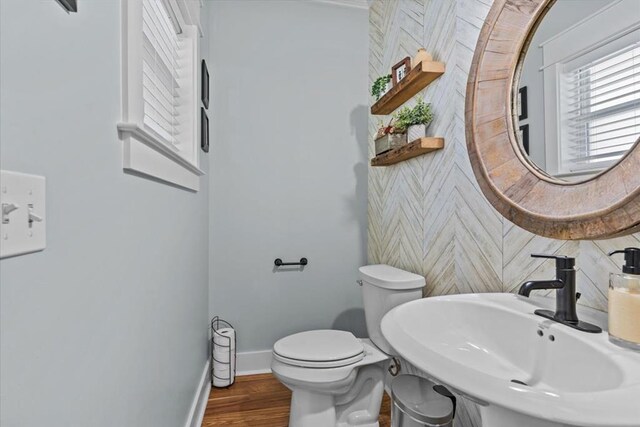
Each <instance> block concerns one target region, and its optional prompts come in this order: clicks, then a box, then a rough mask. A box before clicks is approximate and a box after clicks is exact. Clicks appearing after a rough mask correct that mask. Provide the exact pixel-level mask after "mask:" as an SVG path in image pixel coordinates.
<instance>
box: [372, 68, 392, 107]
mask: <svg viewBox="0 0 640 427" xmlns="http://www.w3.org/2000/svg"><path fill="white" fill-rule="evenodd" d="M390 81H391V74H387V75H386V76H382V77H378V78H377V79H376V81H375V82H373V86H371V95H373V96H375V97H376V101H377V100H378V99H380V97H381V96H382V94H383V93H384V89H385V87H387V83H389V82H390Z"/></svg>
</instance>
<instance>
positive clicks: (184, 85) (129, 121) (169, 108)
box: [118, 0, 203, 190]
mask: <svg viewBox="0 0 640 427" xmlns="http://www.w3.org/2000/svg"><path fill="white" fill-rule="evenodd" d="M198 63H199V61H198V28H197V26H196V25H195V23H194V22H192V16H191V14H189V12H188V9H187V8H186V4H185V2H184V0H123V91H122V92H123V120H122V122H121V123H120V124H119V125H118V129H119V131H120V134H121V137H122V139H123V141H124V150H123V166H124V169H125V170H129V171H133V172H136V173H138V174H143V175H148V176H152V177H154V178H158V179H160V180H163V181H167V182H170V183H173V184H176V185H178V186H181V187H185V188H188V189H191V190H198V187H199V177H200V176H201V175H203V172H202V171H201V170H200V169H199V167H198V162H199V150H198V147H199V135H198V132H199V126H198V118H199V114H198V112H199V105H198V104H199V100H198V94H199V92H198V68H199V67H198Z"/></svg>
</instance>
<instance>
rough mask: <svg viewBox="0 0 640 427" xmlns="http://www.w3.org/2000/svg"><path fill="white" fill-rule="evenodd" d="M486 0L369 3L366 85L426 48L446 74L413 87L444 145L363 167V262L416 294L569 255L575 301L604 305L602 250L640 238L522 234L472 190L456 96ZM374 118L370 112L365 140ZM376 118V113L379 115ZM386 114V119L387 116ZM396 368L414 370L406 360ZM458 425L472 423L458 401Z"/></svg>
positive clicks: (513, 274) (520, 271) (532, 268)
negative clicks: (418, 286)
mask: <svg viewBox="0 0 640 427" xmlns="http://www.w3.org/2000/svg"><path fill="white" fill-rule="evenodd" d="M492 2H493V0H376V1H375V2H374V3H373V5H372V6H371V9H370V15H369V16H370V26H369V28H370V46H369V48H370V61H369V80H370V83H373V81H374V80H375V79H376V78H377V77H379V76H380V75H383V74H384V73H388V72H389V70H390V69H391V66H392V65H393V64H394V63H396V62H397V61H398V60H400V59H401V58H403V57H405V56H413V55H414V54H415V52H416V51H417V49H418V48H419V47H425V48H426V49H427V51H428V52H429V53H431V54H432V55H433V57H434V59H435V60H437V61H442V62H445V63H446V67H447V71H446V73H445V74H444V75H443V76H442V77H441V78H440V79H438V80H437V81H436V82H435V83H434V84H432V85H430V86H429V87H428V88H427V89H425V90H424V91H423V92H422V94H421V95H422V96H423V97H424V98H425V100H426V101H427V102H430V103H431V104H432V105H433V108H434V110H435V120H434V122H433V124H432V125H431V127H430V129H429V132H430V134H432V135H434V136H442V137H444V138H445V148H444V149H443V150H441V151H437V152H435V153H431V154H427V155H424V156H421V157H418V158H415V159H412V160H410V161H407V162H403V163H399V164H397V165H395V166H390V167H386V168H371V167H370V168H369V211H368V217H369V232H368V234H369V246H368V251H369V262H370V263H385V264H390V265H393V266H396V267H399V268H403V269H406V270H409V271H413V272H416V273H419V274H422V275H424V276H425V278H426V281H427V286H426V288H425V292H424V293H425V296H431V295H442V294H453V293H468V292H513V291H514V290H516V289H517V288H518V286H519V285H520V284H521V283H522V282H523V281H525V280H528V279H542V278H551V277H553V275H554V264H553V262H552V261H542V260H539V259H533V258H531V257H530V254H531V253H556V254H566V255H570V256H575V257H577V266H578V269H579V273H578V291H579V292H581V293H582V295H583V296H582V298H581V299H580V303H581V304H585V305H588V306H591V307H594V308H597V309H600V310H606V309H607V286H608V275H609V272H610V271H615V270H616V269H617V268H618V267H617V263H619V262H620V259H618V260H616V261H617V263H614V262H613V261H612V260H611V259H609V257H608V256H607V252H609V251H611V250H613V249H616V248H624V247H628V246H640V234H635V235H632V236H627V237H623V238H618V239H611V240H601V241H581V242H577V241H562V240H553V239H548V238H544V237H540V236H536V235H534V234H531V233H529V232H527V231H525V230H523V229H521V228H519V227H517V226H515V225H514V224H512V223H510V222H509V221H507V220H505V219H503V218H502V216H500V214H499V213H498V212H497V211H496V210H495V209H493V207H492V206H491V205H490V204H489V202H488V201H487V200H486V199H485V197H484V196H483V194H482V192H481V191H480V189H479V187H478V185H477V183H476V180H475V177H474V175H473V171H472V169H471V164H470V163H469V158H468V156H467V149H466V142H465V121H464V104H465V89H466V83H467V77H468V72H469V68H470V66H471V61H472V58H473V52H474V49H475V45H476V41H477V39H478V35H479V33H480V29H481V27H482V24H483V23H484V19H485V17H486V15H487V13H488V11H489V9H490V7H491V4H492ZM379 119H380V117H377V116H371V117H370V120H369V134H370V141H371V143H370V146H369V147H370V148H369V154H370V156H371V157H372V156H373V155H374V148H373V135H374V134H375V132H376V129H377V124H378V121H379ZM383 119H384V118H383ZM387 120H388V118H387ZM405 371H408V372H413V373H418V374H419V372H418V371H417V370H416V369H415V368H413V367H411V366H406V367H405ZM460 409H461V410H460V411H459V413H458V417H457V418H458V419H457V423H456V425H457V426H458V427H478V426H480V425H481V421H480V415H479V411H478V407H477V406H476V405H474V404H472V403H471V402H469V401H466V400H465V401H464V402H463V405H462V407H461V408H460Z"/></svg>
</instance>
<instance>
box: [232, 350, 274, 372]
mask: <svg viewBox="0 0 640 427" xmlns="http://www.w3.org/2000/svg"><path fill="white" fill-rule="evenodd" d="M236 357H237V358H236V361H237V363H238V367H237V369H236V375H238V376H242V375H255V374H267V373H270V372H271V350H261V351H246V352H242V353H238V355H237V356H236Z"/></svg>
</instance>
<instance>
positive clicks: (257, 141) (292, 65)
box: [210, 1, 368, 351]
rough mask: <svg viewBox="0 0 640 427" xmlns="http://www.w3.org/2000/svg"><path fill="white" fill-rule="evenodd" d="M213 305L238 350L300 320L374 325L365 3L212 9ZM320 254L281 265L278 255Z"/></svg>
mask: <svg viewBox="0 0 640 427" xmlns="http://www.w3.org/2000/svg"><path fill="white" fill-rule="evenodd" d="M211 12H212V13H211V18H212V21H211V25H212V27H211V31H212V37H211V43H212V44H211V55H212V57H213V58H215V61H214V63H212V65H211V68H212V72H211V75H212V79H213V81H212V88H213V93H212V99H213V110H212V112H211V113H210V115H211V117H212V121H213V123H212V130H211V132H212V148H211V154H210V157H211V179H212V184H211V191H212V193H211V194H212V199H213V203H212V209H211V238H210V241H211V247H210V251H211V254H212V274H211V290H212V292H211V296H210V297H211V298H212V299H213V300H212V301H211V303H210V309H211V311H212V314H218V315H221V316H223V317H224V318H225V319H227V320H228V321H230V322H231V323H232V324H234V326H235V327H236V329H237V330H238V334H239V342H238V350H239V351H251V350H270V349H271V347H272V345H273V343H274V342H275V341H276V340H277V339H279V338H281V337H283V336H285V335H287V334H291V333H293V332H297V331H302V330H306V329H312V328H331V327H336V328H342V329H351V330H354V331H355V332H356V333H357V334H358V335H363V334H364V333H365V328H364V319H363V312H362V309H361V307H362V302H361V297H360V288H359V287H358V286H356V284H355V280H356V279H357V268H358V267H359V266H360V265H363V264H364V263H365V262H366V223H367V219H366V211H367V183H366V180H367V172H366V171H367V156H366V150H367V111H368V87H367V81H366V77H365V76H366V73H367V71H366V70H367V56H368V51H367V11H366V10H363V9H356V8H349V7H340V6H335V5H329V4H322V3H313V2H292V1H269V2H264V1H245V2H237V1H235V2H234V1H216V2H214V3H213V8H212V11H211ZM302 256H305V257H307V258H309V262H310V264H309V266H308V267H307V268H306V269H305V270H304V271H298V270H294V271H274V268H273V261H274V259H275V258H278V257H280V258H283V259H284V260H285V261H290V260H298V259H300V257H302Z"/></svg>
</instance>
